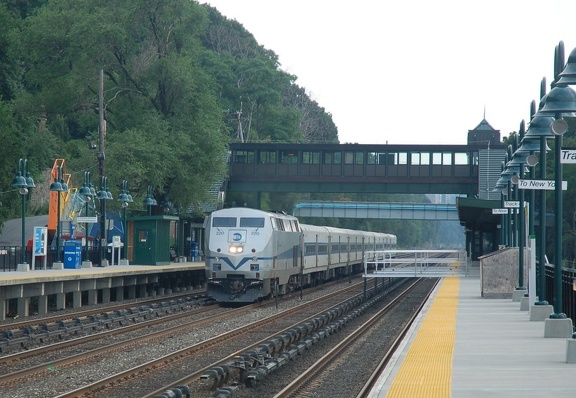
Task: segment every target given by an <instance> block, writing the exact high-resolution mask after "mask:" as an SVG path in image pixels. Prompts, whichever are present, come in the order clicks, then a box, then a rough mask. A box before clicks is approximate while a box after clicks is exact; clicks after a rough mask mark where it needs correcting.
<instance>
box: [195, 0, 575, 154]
mask: <svg viewBox="0 0 576 398" xmlns="http://www.w3.org/2000/svg"><path fill="white" fill-rule="evenodd" d="M200 2H201V3H209V4H210V5H212V6H213V7H215V8H217V9H218V10H219V11H220V12H221V13H222V14H223V15H224V16H226V17H227V18H229V19H232V20H234V19H235V20H236V21H238V22H239V23H241V24H242V25H243V26H244V27H245V28H246V29H247V30H248V31H249V32H250V33H252V34H253V35H254V37H255V38H256V40H257V41H258V43H259V44H261V45H263V46H264V47H265V48H267V49H269V50H272V51H274V52H275V53H276V54H277V55H278V56H279V60H280V64H281V69H283V70H285V71H286V72H288V73H290V74H293V75H296V76H297V77H298V79H297V81H296V83H297V84H298V85H299V86H301V87H304V88H305V90H306V92H307V93H308V94H309V96H310V97H311V98H312V99H313V100H315V101H316V102H318V104H319V105H320V106H321V107H323V108H325V110H326V111H327V112H329V113H331V114H332V117H333V120H334V122H335V123H336V126H337V127H338V134H339V138H340V142H342V143H344V142H355V143H359V144H385V143H389V144H465V143H466V137H467V133H468V130H472V129H474V128H475V127H476V126H477V125H478V123H480V121H481V120H482V119H483V118H484V114H485V115H486V120H487V121H488V122H489V123H490V124H491V125H492V127H494V128H495V129H497V130H500V132H501V135H502V136H505V135H508V134H509V133H510V132H512V131H517V130H518V127H519V125H520V122H521V121H522V120H523V119H524V120H525V121H526V123H528V122H529V119H530V102H531V101H532V100H536V102H537V103H538V101H539V97H540V82H541V80H542V78H544V77H545V78H546V81H547V86H548V88H547V89H548V90H549V89H550V88H549V84H550V82H551V81H552V79H553V73H554V49H555V47H556V46H557V45H558V43H559V42H560V41H563V42H564V47H565V53H566V54H565V58H566V59H567V58H568V55H569V54H570V52H571V51H572V50H573V49H574V48H575V46H576V0H546V1H544V0H539V1H537V0H477V1H474V0H468V1H465V0H464V1H463V0H435V1H430V0H412V1H410V0H406V1H392V0H355V1H343V0H290V1H288V0H206V1H205V0H200Z"/></svg>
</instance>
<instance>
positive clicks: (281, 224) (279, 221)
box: [276, 218, 286, 231]
mask: <svg viewBox="0 0 576 398" xmlns="http://www.w3.org/2000/svg"><path fill="white" fill-rule="evenodd" d="M276 224H277V225H278V230H279V231H285V230H286V229H285V228H284V220H282V219H281V218H277V219H276Z"/></svg>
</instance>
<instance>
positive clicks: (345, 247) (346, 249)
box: [340, 245, 348, 253]
mask: <svg viewBox="0 0 576 398" xmlns="http://www.w3.org/2000/svg"><path fill="white" fill-rule="evenodd" d="M340 251H341V252H343V253H345V252H346V251H348V245H340Z"/></svg>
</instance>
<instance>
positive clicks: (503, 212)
mask: <svg viewBox="0 0 576 398" xmlns="http://www.w3.org/2000/svg"><path fill="white" fill-rule="evenodd" d="M492 214H508V209H492Z"/></svg>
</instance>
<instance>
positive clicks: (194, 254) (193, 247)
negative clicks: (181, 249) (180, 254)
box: [190, 242, 200, 261]
mask: <svg viewBox="0 0 576 398" xmlns="http://www.w3.org/2000/svg"><path fill="white" fill-rule="evenodd" d="M199 257H200V253H199V252H198V242H190V258H191V259H192V261H200V258H199Z"/></svg>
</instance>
